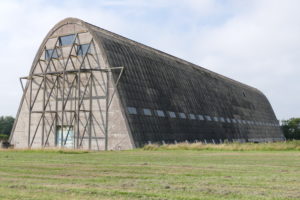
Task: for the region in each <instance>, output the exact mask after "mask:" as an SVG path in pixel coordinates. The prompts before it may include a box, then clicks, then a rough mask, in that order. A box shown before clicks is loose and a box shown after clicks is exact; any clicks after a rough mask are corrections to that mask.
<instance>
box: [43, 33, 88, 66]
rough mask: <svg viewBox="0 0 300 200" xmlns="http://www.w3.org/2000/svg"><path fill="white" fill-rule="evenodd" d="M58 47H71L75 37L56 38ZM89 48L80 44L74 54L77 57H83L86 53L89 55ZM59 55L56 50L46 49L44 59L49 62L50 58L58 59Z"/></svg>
mask: <svg viewBox="0 0 300 200" xmlns="http://www.w3.org/2000/svg"><path fill="white" fill-rule="evenodd" d="M58 41H59V45H60V46H68V45H72V44H73V43H74V42H75V35H74V34H72V35H66V36H61V37H59V38H58ZM90 51H91V48H90V45H89V44H81V45H78V46H77V49H76V54H77V55H78V56H83V55H85V54H86V53H90ZM59 57H60V55H59V54H58V52H57V49H47V50H46V51H45V59H46V60H49V59H50V58H59Z"/></svg>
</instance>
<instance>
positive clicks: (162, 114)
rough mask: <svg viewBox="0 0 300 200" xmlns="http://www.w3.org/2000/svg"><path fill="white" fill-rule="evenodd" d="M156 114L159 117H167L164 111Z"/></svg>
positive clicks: (157, 111)
mask: <svg viewBox="0 0 300 200" xmlns="http://www.w3.org/2000/svg"><path fill="white" fill-rule="evenodd" d="M155 112H156V114H157V116H159V117H164V116H165V113H164V111H162V110H156V111H155Z"/></svg>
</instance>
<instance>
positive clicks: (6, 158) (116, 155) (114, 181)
mask: <svg viewBox="0 0 300 200" xmlns="http://www.w3.org/2000/svg"><path fill="white" fill-rule="evenodd" d="M299 188H300V152H299V151H293V150H290V151H229V150H227V151H221V150H203V151H195V150H180V149H179V150H173V151H170V150H161V149H156V150H155V151H149V150H148V151H145V150H132V151H109V152H87V151H64V150H27V151H16V150H2V151H0V199H5V200H7V199H22V200H29V199H30V200H34V199H38V200H46V199H74V200H77V199H78V200H79V199H80V200H86V199H118V200H122V199H128V200H129V199H130V200H135V199H145V200H146V199H147V200H148V199H149V200H154V199H155V200H163V199H171V200H183V199H187V200H188V199H190V200H192V199H253V200H257V199H300V189H299Z"/></svg>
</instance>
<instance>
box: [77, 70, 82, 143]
mask: <svg viewBox="0 0 300 200" xmlns="http://www.w3.org/2000/svg"><path fill="white" fill-rule="evenodd" d="M80 68H81V66H80V67H79V70H78V77H77V93H78V94H77V95H78V97H77V115H76V117H77V118H76V124H77V126H76V127H77V131H76V132H77V149H78V148H79V145H80V129H79V120H80V82H81V80H80V77H81V76H80Z"/></svg>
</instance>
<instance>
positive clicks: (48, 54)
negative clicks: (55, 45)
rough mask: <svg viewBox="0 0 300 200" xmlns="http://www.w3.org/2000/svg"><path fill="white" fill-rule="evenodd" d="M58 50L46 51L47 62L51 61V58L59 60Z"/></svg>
mask: <svg viewBox="0 0 300 200" xmlns="http://www.w3.org/2000/svg"><path fill="white" fill-rule="evenodd" d="M58 57H59V56H58V53H57V50H55V49H47V50H46V51H45V60H50V58H58Z"/></svg>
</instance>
